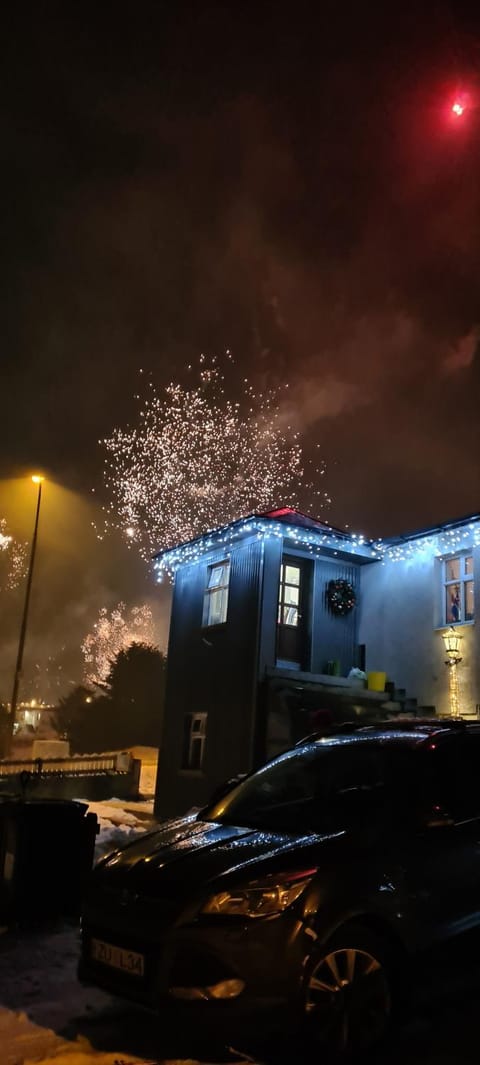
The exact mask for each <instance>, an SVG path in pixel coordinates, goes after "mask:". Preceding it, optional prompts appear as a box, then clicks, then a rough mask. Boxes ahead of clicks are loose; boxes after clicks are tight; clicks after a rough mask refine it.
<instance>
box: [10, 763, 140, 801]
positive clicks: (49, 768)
mask: <svg viewBox="0 0 480 1065" xmlns="http://www.w3.org/2000/svg"><path fill="white" fill-rule="evenodd" d="M140 768H141V763H140V762H139V761H138V760H137V759H136V758H132V757H131V755H130V754H128V753H118V752H117V753H114V754H99V755H76V756H75V757H72V758H34V759H33V758H32V759H7V760H5V761H0V792H3V793H5V791H11V790H12V789H13V790H16V791H21V792H24V793H25V792H27V791H29V790H30V789H34V790H35V794H36V795H39V796H41V797H42V798H48V797H51V798H60V797H61V798H69V797H71V796H72V794H76V795H77V796H80V795H81V796H82V797H84V798H89V799H101V798H109V797H111V796H112V795H116V796H117V797H118V798H136V797H137V796H138V790H139V779H140Z"/></svg>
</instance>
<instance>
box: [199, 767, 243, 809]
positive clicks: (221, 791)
mask: <svg viewBox="0 0 480 1065" xmlns="http://www.w3.org/2000/svg"><path fill="white" fill-rule="evenodd" d="M246 776H248V773H238V774H237V776H236V777H229V778H228V780H224V781H223V782H222V783H221V784H219V785H218V786H217V787H216V788H215V790H214V791H213V793H212V795H211V796H210V799H209V800H208V806H215V805H216V804H217V802H220V800H221V799H224V798H225V795H228V793H229V792H230V791H233V789H234V788H236V787H237V784H241V783H242V780H245V777H246Z"/></svg>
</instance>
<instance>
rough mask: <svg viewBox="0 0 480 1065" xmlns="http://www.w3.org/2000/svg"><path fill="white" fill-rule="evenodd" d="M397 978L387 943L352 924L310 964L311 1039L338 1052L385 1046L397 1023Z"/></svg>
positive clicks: (308, 1011) (306, 993) (307, 992)
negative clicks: (380, 1044)
mask: <svg viewBox="0 0 480 1065" xmlns="http://www.w3.org/2000/svg"><path fill="white" fill-rule="evenodd" d="M392 985H393V978H392V966H391V962H390V960H389V951H388V947H387V944H385V943H383V942H382V940H381V939H380V938H379V937H377V936H376V935H375V934H374V933H371V932H370V931H369V930H368V929H362V928H360V927H356V926H353V925H351V926H350V927H348V926H346V927H345V928H344V929H343V930H342V931H340V932H339V933H338V934H337V935H336V936H335V937H334V938H333V939H331V940H330V942H329V943H327V944H326V945H325V946H324V947H323V949H322V950H321V951H318V952H317V953H316V954H315V955H313V956H312V958H311V959H310V961H309V964H308V966H307V970H306V977H305V985H304V1011H305V1014H306V1019H307V1025H308V1028H309V1032H310V1035H311V1036H312V1037H313V1038H314V1039H315V1041H316V1042H320V1043H322V1044H324V1045H325V1046H326V1047H328V1049H329V1050H330V1051H331V1052H332V1051H333V1052H335V1053H336V1054H339V1055H343V1054H346V1053H353V1054H357V1053H362V1052H365V1051H368V1050H370V1049H371V1048H373V1047H374V1046H376V1045H377V1044H378V1043H380V1042H381V1041H382V1040H383V1039H384V1037H385V1036H386V1034H387V1032H388V1029H389V1027H390V1023H391V1020H392V1010H393V993H392V991H393V986H392Z"/></svg>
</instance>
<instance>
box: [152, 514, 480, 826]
mask: <svg viewBox="0 0 480 1065" xmlns="http://www.w3.org/2000/svg"><path fill="white" fill-rule="evenodd" d="M156 565H157V567H158V569H159V570H160V571H162V570H163V571H165V570H166V571H168V572H170V574H172V575H174V592H173V603H172V615H171V624H170V640H169V649H168V674H167V691H166V703H165V717H164V729H163V737H162V742H161V747H160V759H159V771H158V778H157V789H156V811H157V813H159V814H160V815H162V816H166V815H170V814H175V813H178V812H181V811H183V810H185V809H187V808H189V807H190V806H198V805H201V804H202V803H204V802H206V801H207V800H208V798H209V796H210V794H211V793H212V791H213V789H214V788H215V787H216V786H218V784H220V783H221V782H222V781H223V780H225V779H226V778H228V777H230V776H233V775H235V774H237V773H239V772H246V771H248V770H250V769H251V768H253V767H255V766H256V765H258V764H261V762H262V761H264V760H265V759H266V758H268V757H271V756H272V755H274V754H276V753H278V751H280V750H282V749H285V748H286V747H288V746H289V745H291V743H293V742H295V741H296V740H297V739H299V738H301V736H303V735H306V734H307V733H308V732H309V731H310V732H311V731H313V730H314V729H315V728H316V727H318V726H319V725H320V724H322V723H325V721H326V720H327V718H328V714H331V715H332V716H333V717H334V718H336V719H340V720H341V719H351V717H352V715H358V716H360V715H364V716H365V718H366V719H368V718H369V717H372V716H374V715H375V714H381V715H382V716H383V715H384V714H385V713H386V712H389V713H392V714H394V713H401V712H404V711H405V710H415V709H417V710H420V712H422V713H433V712H437V713H448V708H449V703H448V674H447V670H446V667H445V664H444V658H445V654H444V647H443V641H442V639H441V634H442V630H443V631H445V627H446V626H450V625H452V624H454V625H455V626H458V631H459V632H461V634H462V635H463V636H464V639H463V643H462V651H463V662H462V665H461V667H460V674H459V676H460V698H461V709H462V713H465V714H468V715H472V714H476V713H477V711H478V709H479V707H478V704H479V703H480V695H479V692H480V654H479V651H480V643H479V637H478V634H476V630H475V624H474V622H475V616H476V615H478V612H479V611H480V601H479V595H480V592H479V587H480V586H479V581H478V575H479V573H480V515H475V516H473V517H469V518H466V519H462V520H460V521H457V522H450V523H448V524H446V525H443V526H440V527H438V528H435V529H428V530H423V531H420V532H418V533H415V534H413V535H411V536H405V537H395V538H391V539H389V540H385V541H383V542H375V541H369V540H365V539H364V538H363V537H361V536H360V537H359V536H354V535H351V534H348V533H346V532H344V531H342V530H339V529H335V528H333V527H331V526H329V525H327V524H324V523H322V522H319V521H315V520H313V519H311V518H309V517H307V516H306V515H303V514H300V513H298V512H297V511H295V510H292V509H291V508H288V507H285V508H282V509H280V510H275V511H271V512H270V513H268V514H262V515H251V516H250V517H247V518H243V519H240V520H239V521H234V522H232V523H230V524H229V525H226V526H224V527H222V528H220V529H216V530H213V531H212V532H209V533H207V534H205V535H204V536H201V537H198V538H196V539H195V540H192V541H190V542H189V543H185V544H180V545H179V546H178V547H175V548H173V549H172V550H170V551H167V552H164V553H162V554H161V555H159V556H158V558H157V561H156ZM352 670H354V671H355V670H357V671H359V670H361V671H364V672H366V673H367V674H368V673H377V674H378V676H376V677H371V678H370V681H371V684H372V685H373V686H374V687H376V688H377V689H378V688H379V687H380V689H381V690H369V689H367V688H366V687H365V686H363V685H362V681H361V680H359V679H358V677H356V676H355V675H353V676H352V675H351V671H352ZM382 674H385V675H386V676H385V678H384V677H382ZM385 684H386V688H385Z"/></svg>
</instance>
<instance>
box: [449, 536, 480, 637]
mask: <svg viewBox="0 0 480 1065" xmlns="http://www.w3.org/2000/svg"><path fill="white" fill-rule="evenodd" d="M467 558H470V559H471V560H472V570H471V573H466V572H465V563H466V559H467ZM457 559H458V561H459V563H460V566H459V569H460V575H459V576H458V577H456V578H452V579H451V580H448V579H447V566H448V565H449V564H451V563H452V562H455V561H456V560H457ZM440 562H441V597H442V601H441V613H440V617H441V624H440V628H446V627H447V626H449V625H473V624H474V622H475V584H474V581H475V568H474V555H473V548H469V549H466V550H465V551H458V552H456V553H455V554H452V555H446V556H445V557H443V558H442V559H440ZM467 584H471V586H472V588H473V616H472V617H471V618H466V617H465V614H466V610H465V604H466V586H467ZM454 585H459V587H460V619H459V620H458V621H448V620H447V604H446V596H447V588H449V587H453V586H454Z"/></svg>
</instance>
